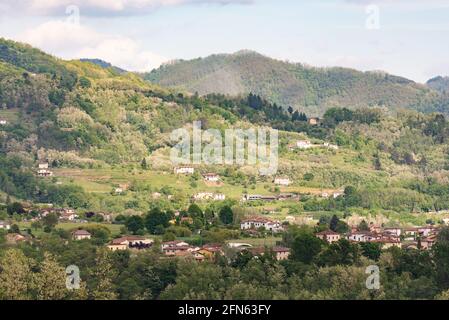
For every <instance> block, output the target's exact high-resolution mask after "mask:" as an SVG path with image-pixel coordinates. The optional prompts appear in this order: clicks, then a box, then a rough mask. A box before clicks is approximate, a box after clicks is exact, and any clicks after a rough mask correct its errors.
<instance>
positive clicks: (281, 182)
mask: <svg viewBox="0 0 449 320" xmlns="http://www.w3.org/2000/svg"><path fill="white" fill-rule="evenodd" d="M274 184H275V185H278V186H289V185H290V184H291V182H290V179H289V178H288V177H276V178H275V179H274Z"/></svg>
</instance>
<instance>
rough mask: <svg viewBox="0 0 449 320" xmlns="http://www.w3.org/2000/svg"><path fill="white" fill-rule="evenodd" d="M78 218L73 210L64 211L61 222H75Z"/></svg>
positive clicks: (60, 216)
mask: <svg viewBox="0 0 449 320" xmlns="http://www.w3.org/2000/svg"><path fill="white" fill-rule="evenodd" d="M77 218H78V215H77V214H75V210H73V209H62V210H60V215H59V220H62V221H74V220H76V219H77Z"/></svg>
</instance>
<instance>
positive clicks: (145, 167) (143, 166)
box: [140, 158, 148, 170]
mask: <svg viewBox="0 0 449 320" xmlns="http://www.w3.org/2000/svg"><path fill="white" fill-rule="evenodd" d="M140 166H141V167H142V169H143V170H148V163H147V159H146V158H143V159H142V162H141V163H140Z"/></svg>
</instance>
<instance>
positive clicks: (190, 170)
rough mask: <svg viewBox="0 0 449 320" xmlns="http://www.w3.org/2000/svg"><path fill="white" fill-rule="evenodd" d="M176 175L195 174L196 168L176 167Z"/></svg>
mask: <svg viewBox="0 0 449 320" xmlns="http://www.w3.org/2000/svg"><path fill="white" fill-rule="evenodd" d="M174 172H175V174H194V173H195V168H193V167H176V168H175V169H174Z"/></svg>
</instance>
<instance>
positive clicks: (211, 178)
mask: <svg viewBox="0 0 449 320" xmlns="http://www.w3.org/2000/svg"><path fill="white" fill-rule="evenodd" d="M204 180H205V181H207V182H219V181H220V176H219V175H218V174H216V173H206V174H205V175H204Z"/></svg>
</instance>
